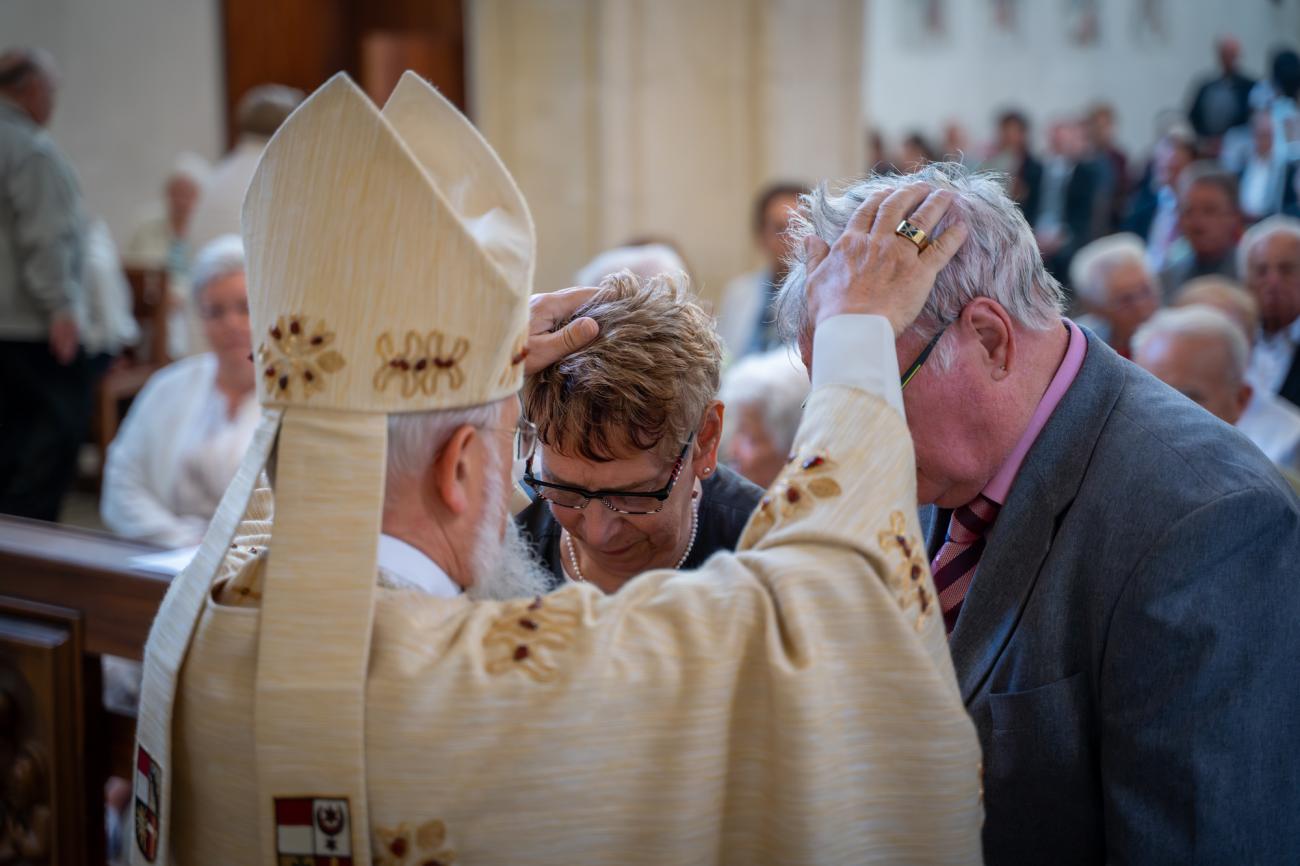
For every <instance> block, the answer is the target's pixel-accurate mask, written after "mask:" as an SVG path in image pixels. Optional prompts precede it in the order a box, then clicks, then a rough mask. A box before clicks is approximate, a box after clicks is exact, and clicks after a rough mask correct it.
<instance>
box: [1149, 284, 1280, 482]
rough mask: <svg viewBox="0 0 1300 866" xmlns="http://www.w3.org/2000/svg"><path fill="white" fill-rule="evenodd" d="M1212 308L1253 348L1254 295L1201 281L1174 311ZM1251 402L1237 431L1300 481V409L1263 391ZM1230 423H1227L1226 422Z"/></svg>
mask: <svg viewBox="0 0 1300 866" xmlns="http://www.w3.org/2000/svg"><path fill="white" fill-rule="evenodd" d="M1198 305H1199V306H1203V307H1210V308H1213V309H1215V310H1218V311H1219V312H1220V313H1223V314H1224V315H1225V316H1227V317H1228V318H1229V319H1231V320H1232V322H1233V324H1235V325H1236V326H1237V327H1238V328H1240V329H1241V332H1242V334H1244V335H1245V337H1246V346H1247V348H1248V349H1250V348H1253V344H1254V341H1255V335H1256V334H1257V333H1258V332H1259V304H1257V303H1255V299H1254V298H1253V297H1251V296H1250V293H1249V292H1247V291H1246V290H1245V289H1243V288H1241V286H1239V285H1237V284H1236V283H1234V282H1233V281H1232V280H1229V279H1226V278H1225V277H1198V278H1197V279H1194V280H1192V281H1191V282H1190V283H1188V284H1187V285H1186V286H1184V287H1183V290H1182V291H1181V292H1179V294H1178V297H1177V299H1175V301H1174V304H1173V306H1174V307H1193V306H1198ZM1248 387H1250V389H1251V394H1250V399H1249V400H1248V401H1247V402H1246V408H1245V410H1244V411H1243V412H1242V413H1241V417H1240V418H1238V419H1237V420H1236V421H1235V422H1232V423H1235V425H1236V427H1237V429H1238V430H1240V431H1241V432H1242V433H1245V434H1246V436H1247V437H1248V438H1249V439H1250V441H1251V442H1254V443H1255V445H1256V446H1257V447H1258V448H1259V450H1260V451H1263V452H1264V454H1265V456H1267V457H1268V459H1270V460H1272V461H1273V462H1274V463H1276V464H1277V465H1278V466H1279V467H1280V468H1281V469H1283V470H1284V472H1288V473H1291V474H1290V475H1289V476H1288V480H1289V481H1292V482H1293V483H1295V482H1296V481H1300V409H1297V408H1296V407H1295V406H1294V405H1293V404H1292V403H1291V402H1289V401H1287V400H1283V399H1282V398H1281V397H1279V396H1278V395H1276V394H1274V393H1272V392H1271V391H1267V390H1265V389H1263V388H1256V387H1254V386H1250V385H1249V382H1248ZM1225 420H1226V419H1225Z"/></svg>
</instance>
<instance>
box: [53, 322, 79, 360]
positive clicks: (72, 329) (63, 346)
mask: <svg viewBox="0 0 1300 866" xmlns="http://www.w3.org/2000/svg"><path fill="white" fill-rule="evenodd" d="M79 340H80V335H79V334H78V332H77V320H76V319H74V318H73V317H72V313H58V314H57V315H55V316H54V318H53V319H51V320H50V354H51V355H53V356H54V360H56V361H58V362H59V363H60V364H63V365H64V366H67V365H68V364H71V363H72V359H73V358H76V357H77V343H78V341H79Z"/></svg>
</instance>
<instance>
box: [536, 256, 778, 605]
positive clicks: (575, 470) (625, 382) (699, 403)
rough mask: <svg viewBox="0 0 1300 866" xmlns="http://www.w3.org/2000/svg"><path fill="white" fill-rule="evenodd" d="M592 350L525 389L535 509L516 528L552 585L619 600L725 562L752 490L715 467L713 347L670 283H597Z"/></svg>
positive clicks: (625, 277)
mask: <svg viewBox="0 0 1300 866" xmlns="http://www.w3.org/2000/svg"><path fill="white" fill-rule="evenodd" d="M601 288H602V291H601V292H600V293H599V294H598V295H596V297H595V298H593V299H592V300H591V301H590V302H589V303H588V304H586V305H585V306H583V307H581V308H580V309H579V310H578V311H577V313H576V314H575V318H576V317H582V316H589V317H591V318H592V319H595V320H596V322H597V324H599V326H600V336H598V337H597V338H596V340H595V341H594V342H592V343H591V344H590V345H588V346H586V347H585V348H583V349H580V350H578V351H577V352H575V353H574V354H572V355H570V356H569V357H567V358H565V359H564V360H563V361H561V362H559V363H558V364H555V365H554V366H552V367H548V368H547V369H545V370H542V371H540V372H539V373H537V374H536V375H534V376H531V377H529V378H528V379H527V381H526V382H525V384H524V392H523V397H524V412H523V414H524V417H526V418H527V419H528V420H529V421H531V422H532V423H533V424H536V425H537V435H538V441H539V448H538V451H539V452H540V453H539V455H538V458H534V459H533V460H531V461H529V464H528V467H527V472H526V474H525V476H524V479H525V483H526V484H527V485H528V487H529V488H530V489H531V490H532V491H533V492H534V493H535V494H536V496H537V498H536V500H535V501H534V502H533V504H532V505H530V506H529V507H528V508H526V509H525V510H524V511H523V512H522V513H520V514H519V516H518V517H517V518H516V520H517V521H518V523H519V525H520V527H521V528H522V529H523V530H525V531H526V532H527V533H528V534H529V535H530V536H531V537H532V539H533V544H534V549H535V551H536V552H537V554H538V555H539V557H540V558H541V560H542V562H543V563H544V564H545V565H546V566H547V567H548V568H549V569H550V570H551V573H552V574H553V576H554V586H559V585H560V584H562V583H564V581H565V580H577V581H586V582H588V583H591V584H593V585H595V586H596V587H598V588H599V589H601V590H603V591H605V592H607V593H608V592H616V591H617V590H618V589H619V587H621V586H622V585H623V584H624V583H626V582H627V581H628V580H629V579H630V578H631V577H633V576H634V575H637V574H639V573H641V572H643V571H647V570H649V569H652V568H686V569H690V568H695V567H696V566H698V565H700V564H702V563H703V562H704V561H705V560H706V559H708V558H709V557H710V556H711V555H712V554H713V553H715V552H716V551H719V550H732V549H733V548H734V547H735V545H736V542H737V540H738V539H739V538H740V533H741V530H742V529H744V527H745V523H746V522H747V521H748V520H749V515H750V513H751V512H752V511H753V510H754V507H755V506H756V505H757V504H758V500H759V498H760V497H761V496H762V491H761V490H760V489H759V488H758V487H756V486H754V485H753V484H751V483H749V482H748V481H746V480H745V479H743V478H741V477H740V476H739V475H737V474H736V473H734V472H732V471H731V470H730V469H727V468H726V467H725V466H719V465H718V441H719V439H720V437H721V435H722V414H723V406H722V403H720V402H719V401H718V399H717V395H718V377H719V368H720V367H721V365H722V347H721V345H720V344H719V342H718V336H717V333H716V332H715V331H714V328H713V322H712V321H711V320H710V319H709V317H708V315H706V314H705V312H704V311H703V310H702V309H700V307H699V306H697V305H696V304H695V302H694V301H692V300H690V298H689V297H688V295H687V291H686V289H685V287H684V286H682V285H680V284H679V282H678V281H677V279H675V278H674V277H671V276H666V275H665V276H659V277H655V278H654V279H651V280H647V281H644V282H643V281H642V280H640V279H639V278H637V277H635V276H633V275H632V274H630V273H624V274H619V275H616V276H613V277H610V278H609V279H607V280H605V282H604V283H603V284H602V287H601Z"/></svg>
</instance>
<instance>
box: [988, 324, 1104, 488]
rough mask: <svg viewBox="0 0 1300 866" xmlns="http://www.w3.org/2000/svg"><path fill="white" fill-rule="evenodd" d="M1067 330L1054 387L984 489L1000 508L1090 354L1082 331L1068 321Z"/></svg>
mask: <svg viewBox="0 0 1300 866" xmlns="http://www.w3.org/2000/svg"><path fill="white" fill-rule="evenodd" d="M1065 327H1066V329H1067V330H1069V332H1070V342H1069V345H1068V346H1066V349H1065V357H1064V358H1063V359H1062V360H1061V366H1059V367H1057V368H1056V375H1055V376H1053V377H1052V381H1051V384H1049V385H1048V386H1047V390H1046V391H1045V392H1044V393H1043V398H1042V399H1041V400H1039V401H1038V408H1037V409H1035V410H1034V415H1033V417H1032V418H1030V419H1029V426H1028V427H1026V428H1025V432H1024V433H1022V434H1021V435H1020V441H1018V442H1016V447H1015V448H1013V449H1012V450H1011V454H1010V456H1008V457H1007V459H1006V461H1005V462H1004V463H1003V464H1002V468H1001V469H999V470H998V473H997V474H996V475H994V476H993V480H992V481H990V482H989V483H988V484H987V485H985V487H984V490H983V493H984V496H986V497H987V498H989V499H991V500H993V501H994V502H996V503H997V504H999V505H1002V504H1004V503H1005V502H1006V501H1007V494H1008V493H1010V492H1011V485H1012V484H1013V483H1014V482H1015V480H1016V476H1017V475H1018V474H1019V473H1020V467H1021V465H1022V464H1023V463H1024V462H1025V457H1026V455H1028V454H1029V449H1030V448H1032V447H1033V445H1034V442H1036V441H1037V440H1038V434H1039V433H1042V432H1043V428H1044V427H1045V426H1047V421H1048V419H1049V418H1051V417H1052V412H1053V411H1055V410H1056V407H1057V405H1058V404H1059V403H1060V402H1061V398H1062V397H1064V396H1065V392H1066V391H1069V390H1070V385H1072V384H1074V380H1075V378H1076V377H1077V376H1078V375H1079V370H1080V368H1082V367H1083V357H1084V355H1085V354H1087V352H1088V338H1087V337H1085V336H1084V335H1083V331H1081V330H1079V326H1078V325H1076V324H1074V322H1071V321H1070V320H1069V319H1066V320H1065Z"/></svg>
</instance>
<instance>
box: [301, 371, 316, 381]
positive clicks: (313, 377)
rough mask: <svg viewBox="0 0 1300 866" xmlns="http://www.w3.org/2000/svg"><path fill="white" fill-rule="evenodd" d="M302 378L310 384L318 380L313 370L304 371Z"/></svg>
mask: <svg viewBox="0 0 1300 866" xmlns="http://www.w3.org/2000/svg"><path fill="white" fill-rule="evenodd" d="M302 377H303V378H304V379H306V380H307V381H308V382H314V381H315V380H316V374H315V373H313V372H312V371H311V370H303V371H302Z"/></svg>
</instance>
